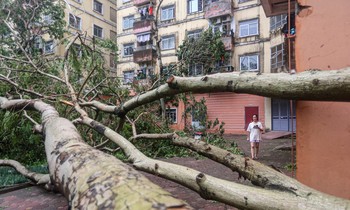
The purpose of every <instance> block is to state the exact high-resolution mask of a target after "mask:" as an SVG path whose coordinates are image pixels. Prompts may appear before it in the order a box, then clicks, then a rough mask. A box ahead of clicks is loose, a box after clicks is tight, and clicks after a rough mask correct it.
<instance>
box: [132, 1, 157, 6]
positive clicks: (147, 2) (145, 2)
mask: <svg viewBox="0 0 350 210" xmlns="http://www.w3.org/2000/svg"><path fill="white" fill-rule="evenodd" d="M151 1H152V3H153V5H155V4H156V1H155V0H151ZM151 1H150V0H134V6H136V7H139V6H142V5H145V4H149V3H150V2H151Z"/></svg>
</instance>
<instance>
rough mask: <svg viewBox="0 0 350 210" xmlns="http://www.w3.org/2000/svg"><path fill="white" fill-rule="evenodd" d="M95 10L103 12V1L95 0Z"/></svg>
mask: <svg viewBox="0 0 350 210" xmlns="http://www.w3.org/2000/svg"><path fill="white" fill-rule="evenodd" d="M94 11H95V12H98V13H101V14H102V3H101V2H99V1H96V0H94Z"/></svg>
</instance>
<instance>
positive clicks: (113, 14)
mask: <svg viewBox="0 0 350 210" xmlns="http://www.w3.org/2000/svg"><path fill="white" fill-rule="evenodd" d="M109 19H110V20H111V21H112V22H114V23H116V22H117V10H115V9H113V7H111V8H110V14H109Z"/></svg>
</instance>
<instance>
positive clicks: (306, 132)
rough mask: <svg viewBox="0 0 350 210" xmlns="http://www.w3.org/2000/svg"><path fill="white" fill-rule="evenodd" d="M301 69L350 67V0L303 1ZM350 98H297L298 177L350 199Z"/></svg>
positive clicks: (298, 46) (298, 51)
mask: <svg viewBox="0 0 350 210" xmlns="http://www.w3.org/2000/svg"><path fill="white" fill-rule="evenodd" d="M298 2H299V3H300V4H301V5H304V6H310V7H309V8H308V9H304V10H302V11H301V12H300V13H299V15H298V16H297V18H296V31H297V36H296V47H295V51H296V65H297V71H298V72H300V71H304V70H307V69H321V70H328V69H339V68H344V67H348V66H350V12H349V8H350V1H349V0H334V1H319V0H298ZM349 116H350V103H340V102H307V101H298V102H297V179H298V180H299V181H301V182H303V183H305V184H306V185H309V186H311V187H314V188H316V189H318V190H321V191H324V192H326V193H329V194H333V195H336V196H340V197H344V198H348V199H350V179H349V177H350V168H349V166H350V158H349V157H350V156H349V155H350V119H349Z"/></svg>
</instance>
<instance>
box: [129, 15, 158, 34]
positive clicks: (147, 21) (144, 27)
mask: <svg viewBox="0 0 350 210" xmlns="http://www.w3.org/2000/svg"><path fill="white" fill-rule="evenodd" d="M153 22H154V16H148V17H142V18H137V19H136V20H135V22H134V27H133V29H134V34H139V33H144V32H149V31H152V29H153Z"/></svg>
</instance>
